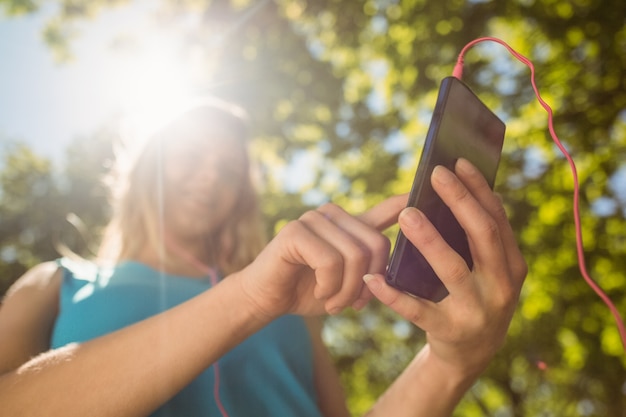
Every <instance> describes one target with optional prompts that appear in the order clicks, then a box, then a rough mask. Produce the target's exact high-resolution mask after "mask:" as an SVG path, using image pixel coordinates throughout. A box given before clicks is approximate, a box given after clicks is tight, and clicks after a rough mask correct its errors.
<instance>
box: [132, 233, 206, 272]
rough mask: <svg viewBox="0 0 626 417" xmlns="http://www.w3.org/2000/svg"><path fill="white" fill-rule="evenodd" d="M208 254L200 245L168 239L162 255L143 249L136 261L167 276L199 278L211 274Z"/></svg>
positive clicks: (146, 248)
mask: <svg viewBox="0 0 626 417" xmlns="http://www.w3.org/2000/svg"><path fill="white" fill-rule="evenodd" d="M208 253H210V252H209V251H208V250H204V248H203V247H201V246H200V245H190V244H187V245H185V244H182V243H179V242H178V241H174V240H172V239H170V240H169V241H168V244H167V245H165V246H164V247H163V253H157V251H156V250H154V249H152V248H148V247H144V248H143V250H142V251H141V253H140V254H139V256H138V257H137V258H138V259H137V260H138V261H140V262H143V263H145V264H147V265H149V266H151V267H153V268H154V269H157V270H162V271H163V272H166V273H168V274H172V275H181V276H188V277H198V278H201V277H206V276H207V275H211V274H212V273H213V272H212V267H213V262H212V261H211V260H210V259H209V256H208V255H207V254H208Z"/></svg>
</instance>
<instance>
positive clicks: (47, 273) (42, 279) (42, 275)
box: [5, 261, 62, 299]
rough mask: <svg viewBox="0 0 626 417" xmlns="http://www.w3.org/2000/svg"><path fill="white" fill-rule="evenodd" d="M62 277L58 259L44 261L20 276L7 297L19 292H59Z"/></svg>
mask: <svg viewBox="0 0 626 417" xmlns="http://www.w3.org/2000/svg"><path fill="white" fill-rule="evenodd" d="M61 279H62V272H61V269H60V268H59V264H58V262H57V261H49V262H42V263H40V264H38V265H35V266H34V267H32V268H31V269H29V270H28V271H26V272H25V273H24V275H22V276H21V277H19V278H18V279H17V280H16V281H15V282H14V283H13V285H12V286H11V287H10V288H9V290H8V291H7V293H6V296H5V297H6V298H7V299H8V298H10V297H13V296H15V294H18V293H20V294H22V293H31V294H42V295H43V294H45V293H47V292H58V289H59V286H60V284H61Z"/></svg>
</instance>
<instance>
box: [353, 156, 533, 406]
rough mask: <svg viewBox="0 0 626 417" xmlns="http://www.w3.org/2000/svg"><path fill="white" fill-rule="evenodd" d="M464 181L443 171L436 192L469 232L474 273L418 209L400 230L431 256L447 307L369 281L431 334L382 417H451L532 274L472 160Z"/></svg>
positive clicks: (460, 167) (461, 172)
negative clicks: (526, 277)
mask: <svg viewBox="0 0 626 417" xmlns="http://www.w3.org/2000/svg"><path fill="white" fill-rule="evenodd" d="M455 171H456V176H455V175H453V174H452V173H451V172H450V171H448V170H446V169H445V168H443V167H438V169H436V170H435V173H434V175H433V178H432V183H433V187H434V188H435V190H436V191H437V192H438V194H439V195H440V196H441V198H442V199H443V201H444V202H445V203H446V204H447V205H448V206H449V207H450V209H451V210H452V212H453V213H454V215H455V217H456V218H457V219H458V221H459V223H460V224H461V226H462V227H463V228H464V230H465V232H466V234H467V236H468V240H469V245H470V249H471V251H472V258H473V260H474V266H473V268H472V270H470V269H468V267H467V264H466V263H465V261H464V260H463V258H461V257H460V256H459V255H458V254H457V253H456V252H454V250H452V248H450V247H449V246H448V245H447V243H446V242H445V241H444V240H443V239H442V237H441V235H439V233H438V232H437V231H436V229H435V228H434V227H433V225H432V224H431V223H430V222H429V221H428V219H427V218H426V217H425V216H423V215H422V214H421V213H419V212H418V211H417V210H416V209H407V210H405V211H403V212H402V214H401V215H400V218H399V223H400V227H401V229H402V231H403V233H405V235H406V236H407V238H408V239H409V240H410V241H411V242H413V244H414V245H415V246H416V247H417V248H418V249H419V250H420V251H421V252H422V253H423V254H424V256H425V257H426V259H427V260H428V262H429V263H430V264H431V266H432V267H433V269H434V270H435V272H436V273H437V275H438V276H439V278H441V280H442V281H443V282H444V284H445V285H446V287H447V289H448V291H449V293H450V294H449V295H448V296H447V297H446V298H445V299H444V300H442V301H440V302H439V303H433V302H430V301H428V300H422V299H418V298H414V297H410V296H408V295H406V294H404V293H401V292H399V291H397V290H395V289H394V288H391V287H389V286H388V285H386V283H385V281H384V277H383V276H382V275H380V274H375V275H371V276H366V277H365V280H366V281H367V285H368V287H369V289H370V290H371V291H372V293H373V294H374V296H376V297H377V298H378V299H379V300H381V301H382V302H383V303H384V304H386V305H388V306H390V307H391V308H392V309H393V310H395V311H396V312H398V313H399V314H400V315H401V316H403V317H405V318H406V319H408V320H410V321H412V322H413V323H414V324H415V325H417V326H418V327H420V328H422V329H423V330H424V331H425V332H426V336H427V342H428V343H427V345H426V346H425V347H424V349H423V350H422V351H421V352H420V353H419V354H418V355H417V356H416V358H415V359H414V360H413V362H412V363H411V364H410V365H409V366H408V367H407V369H406V370H405V371H404V373H403V374H402V375H401V376H400V377H399V378H398V379H397V380H396V381H395V382H394V384H392V386H391V387H390V388H389V389H388V390H387V392H386V393H385V394H384V395H383V396H382V397H381V398H380V399H379V401H378V402H377V403H376V405H375V406H374V407H373V409H372V410H371V412H370V413H369V414H368V415H369V416H371V417H374V416H394V417H418V416H429V417H437V416H449V415H450V414H451V413H452V411H453V410H454V408H455V406H456V405H457V403H458V402H459V400H460V399H461V398H462V396H463V394H464V393H465V391H466V390H467V389H468V388H469V387H470V386H471V385H472V384H473V382H474V381H475V380H476V379H477V378H478V377H479V375H480V374H481V373H482V372H483V370H484V369H485V368H486V367H487V365H488V364H489V362H490V361H491V359H492V358H493V356H494V355H495V353H496V351H497V350H498V349H499V348H500V347H501V345H502V344H503V343H504V339H505V336H506V333H507V330H508V327H509V323H510V321H511V318H512V316H513V312H514V310H515V307H516V305H517V301H518V298H519V294H520V291H521V287H522V284H523V281H524V278H525V276H526V273H527V266H526V263H525V261H524V259H523V257H522V255H521V253H520V251H519V248H518V246H517V243H516V241H515V238H514V235H513V231H512V230H511V227H510V225H509V223H508V220H507V218H506V214H505V211H504V208H503V206H502V203H501V201H500V199H499V198H498V196H496V195H495V194H494V193H493V192H492V191H491V189H490V188H489V186H488V185H487V183H486V182H485V180H484V178H483V177H482V175H480V173H479V172H478V171H477V170H476V169H475V168H474V167H473V166H471V165H470V164H469V163H468V162H467V161H465V160H459V162H457V165H456V170H455Z"/></svg>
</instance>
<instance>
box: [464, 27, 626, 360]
mask: <svg viewBox="0 0 626 417" xmlns="http://www.w3.org/2000/svg"><path fill="white" fill-rule="evenodd" d="M485 41H491V42H496V43H499V44H500V45H502V46H504V47H505V48H506V49H507V50H508V51H509V52H510V53H511V55H513V56H514V57H515V58H517V59H518V60H519V61H520V62H522V63H524V64H525V65H526V66H528V68H529V69H530V82H531V84H532V87H533V90H534V91H535V96H536V97H537V100H538V101H539V104H541V106H542V107H543V108H544V109H545V111H546V112H547V113H548V130H549V131H550V136H551V137H552V140H553V141H554V143H555V144H556V146H558V148H559V149H560V150H561V152H562V153H563V155H564V156H565V159H567V162H568V163H569V166H570V169H571V172H572V177H573V179H574V224H575V227H576V249H577V254H578V266H579V269H580V272H581V274H582V276H583V278H584V279H585V281H586V282H587V284H588V285H589V286H590V287H591V288H592V289H593V290H594V291H595V292H596V294H597V295H598V296H599V297H600V298H601V299H602V301H603V302H604V303H605V304H606V305H607V306H608V308H609V310H610V311H611V313H612V314H613V317H614V319H615V322H616V325H617V329H618V331H619V334H620V337H621V340H622V345H623V346H624V349H625V350H626V329H625V328H624V321H623V320H622V318H621V316H620V314H619V311H617V308H616V307H615V305H614V304H613V302H612V301H611V299H610V298H609V297H608V296H607V295H606V294H605V293H604V291H603V290H602V288H600V286H599V285H598V284H596V282H595V281H594V280H593V279H592V278H591V276H590V275H589V273H588V272H587V268H586V266H585V250H584V247H583V239H582V227H581V223H580V190H579V188H580V186H579V182H578V173H577V171H576V164H575V163H574V160H573V159H572V157H571V156H570V154H569V152H567V150H566V149H565V147H564V146H563V144H562V143H561V140H560V139H559V138H558V136H557V135H556V132H555V130H554V122H553V114H552V108H551V107H550V106H549V105H548V104H547V103H546V102H545V101H544V100H543V99H542V98H541V94H539V89H538V88H537V84H536V83H535V67H534V65H533V63H532V62H531V61H530V60H529V59H528V58H526V57H525V56H523V55H522V54H520V53H518V52H517V51H515V50H514V49H513V48H511V47H510V46H509V45H508V44H507V43H506V42H504V41H503V40H501V39H498V38H493V37H484V38H478V39H475V40H473V41H472V42H470V43H468V44H467V45H465V47H464V48H463V49H462V50H461V52H460V53H459V57H458V59H457V62H456V65H455V66H454V70H453V72H452V75H453V76H454V77H456V78H458V79H461V77H462V75H463V58H464V56H465V53H466V52H467V51H468V49H469V48H471V47H473V46H474V45H476V44H478V43H480V42H485Z"/></svg>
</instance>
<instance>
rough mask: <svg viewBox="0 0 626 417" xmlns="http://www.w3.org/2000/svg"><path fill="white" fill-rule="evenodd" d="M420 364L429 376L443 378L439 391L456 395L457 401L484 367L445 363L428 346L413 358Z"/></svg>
mask: <svg viewBox="0 0 626 417" xmlns="http://www.w3.org/2000/svg"><path fill="white" fill-rule="evenodd" d="M415 360H416V361H417V362H420V363H421V367H423V368H425V369H428V370H429V372H427V373H426V374H429V375H441V376H444V380H442V381H441V389H443V390H446V391H447V392H449V393H451V394H454V393H455V392H456V393H457V394H458V396H459V399H460V397H462V396H463V394H464V393H465V392H466V391H467V390H468V389H469V388H470V387H471V386H472V385H473V384H474V382H475V381H476V380H477V379H478V377H479V376H480V375H481V374H482V372H483V370H484V367H483V366H477V365H472V364H469V363H466V364H463V365H457V364H453V363H450V362H448V361H446V360H445V359H443V358H441V357H440V356H439V355H437V354H436V353H435V352H433V348H432V346H431V345H430V344H426V345H425V346H424V348H423V349H422V350H421V351H420V352H419V354H418V355H417V357H416V358H415Z"/></svg>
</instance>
